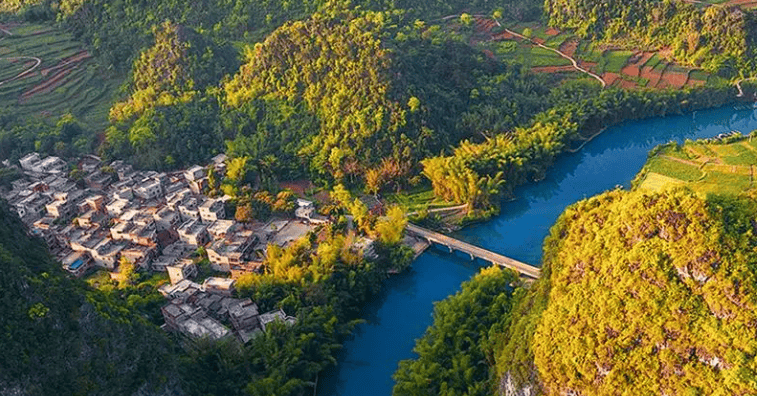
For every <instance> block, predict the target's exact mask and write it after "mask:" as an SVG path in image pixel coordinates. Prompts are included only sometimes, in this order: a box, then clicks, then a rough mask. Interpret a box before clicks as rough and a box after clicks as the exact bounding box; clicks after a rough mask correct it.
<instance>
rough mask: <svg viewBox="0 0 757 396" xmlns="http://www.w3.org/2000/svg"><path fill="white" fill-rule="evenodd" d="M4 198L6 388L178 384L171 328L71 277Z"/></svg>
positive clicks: (58, 390) (116, 388)
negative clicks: (162, 328) (167, 333)
mask: <svg viewBox="0 0 757 396" xmlns="http://www.w3.org/2000/svg"><path fill="white" fill-rule="evenodd" d="M24 230H25V226H24V225H23V224H22V223H21V221H20V220H18V218H17V217H16V215H15V213H13V212H11V211H10V210H9V209H8V208H7V207H6V206H5V204H4V203H3V204H0V270H2V273H3V276H2V279H0V290H1V291H2V293H0V300H1V301H2V303H1V304H0V328H2V329H3V337H2V341H0V348H2V350H3V354H2V356H0V393H2V394H29V395H50V394H89V395H128V394H132V393H134V392H136V391H141V392H144V393H143V394H163V393H165V392H167V391H178V392H180V389H179V387H178V386H177V384H176V380H175V374H174V373H173V372H174V370H175V369H176V365H175V362H174V360H173V358H172V357H171V356H170V354H169V353H170V352H171V347H170V346H169V343H168V340H167V339H166V338H165V336H164V334H163V333H162V332H161V331H160V330H159V329H158V328H156V327H154V326H152V325H149V324H147V323H146V322H145V321H144V320H143V319H141V318H139V317H137V316H136V314H135V313H131V312H129V311H128V310H125V309H123V308H119V306H118V304H114V303H113V301H110V300H108V299H106V298H105V296H103V295H101V294H99V293H98V292H95V291H91V290H87V289H86V288H85V287H84V285H83V284H81V283H79V282H78V281H75V280H72V279H70V277H69V276H68V275H67V274H65V273H64V271H63V269H62V268H61V267H60V265H59V264H57V263H55V262H54V261H53V259H52V258H51V257H50V255H49V253H48V252H47V249H46V248H44V245H43V243H42V242H41V241H39V240H37V239H33V238H29V237H28V236H27V235H26V234H25V233H24Z"/></svg>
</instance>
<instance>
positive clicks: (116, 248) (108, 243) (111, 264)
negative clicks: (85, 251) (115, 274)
mask: <svg viewBox="0 0 757 396" xmlns="http://www.w3.org/2000/svg"><path fill="white" fill-rule="evenodd" d="M125 247H126V244H125V243H123V242H118V241H114V240H113V239H110V238H105V239H104V240H103V241H102V242H100V243H99V244H98V245H97V246H95V248H94V249H90V254H91V255H92V258H93V259H94V260H95V265H97V266H100V267H103V268H105V269H107V270H108V271H113V270H114V269H115V268H116V264H117V263H118V259H119V258H120V257H121V251H122V250H123V249H124V248H125Z"/></svg>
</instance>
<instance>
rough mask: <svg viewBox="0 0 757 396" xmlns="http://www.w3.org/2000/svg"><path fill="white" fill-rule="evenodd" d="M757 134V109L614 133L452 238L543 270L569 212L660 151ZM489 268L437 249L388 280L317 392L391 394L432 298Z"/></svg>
mask: <svg viewBox="0 0 757 396" xmlns="http://www.w3.org/2000/svg"><path fill="white" fill-rule="evenodd" d="M755 129H757V110H755V109H752V108H744V107H743V106H742V107H740V108H735V107H724V108H720V109H713V110H706V111H699V112H695V113H692V114H687V115H683V116H670V117H665V118H652V119H647V120H642V121H634V122H628V123H624V124H620V125H617V126H614V127H611V128H608V129H607V131H605V132H604V133H603V134H602V135H600V136H598V137H597V138H595V139H594V140H593V141H591V142H590V143H589V144H587V145H586V147H584V148H583V150H581V151H579V152H578V153H575V154H567V155H564V156H562V157H560V158H559V159H558V160H557V161H556V162H555V164H554V167H553V168H552V169H551V171H550V172H549V175H548V177H547V178H546V179H544V180H542V181H540V182H538V183H533V184H529V185H526V186H523V187H521V188H519V189H518V190H517V192H516V196H517V199H516V200H514V201H511V202H506V203H504V204H503V205H502V211H501V214H500V215H499V216H497V217H496V218H494V219H492V220H490V221H487V222H485V223H480V224H476V225H473V226H470V227H467V228H465V229H463V230H462V231H460V232H458V233H457V234H455V235H454V236H455V237H457V238H460V239H462V240H464V241H467V242H470V243H472V244H475V245H478V246H481V247H484V248H486V249H489V250H492V251H495V252H498V253H501V254H504V255H506V256H509V257H512V258H514V259H517V260H520V261H523V262H526V263H530V264H534V265H537V266H540V263H541V246H542V241H543V240H544V237H546V236H547V233H548V232H549V227H551V226H552V224H554V222H555V220H557V217H558V216H559V215H560V213H562V211H563V210H564V209H565V207H566V206H568V205H570V204H572V203H574V202H576V201H579V200H581V199H583V198H588V197H591V196H593V195H596V194H598V193H601V192H603V191H606V190H608V189H612V188H615V186H617V185H622V186H624V187H625V188H628V187H629V186H630V181H631V179H633V177H634V176H635V175H636V174H637V173H638V172H639V170H641V167H642V166H643V165H644V162H645V161H646V159H647V153H648V152H649V150H651V149H652V148H654V147H655V146H657V145H660V144H663V143H667V142H669V141H671V140H675V141H678V142H683V141H684V140H685V139H699V138H707V137H712V136H716V135H717V134H719V133H723V132H730V131H732V130H738V131H741V132H743V133H744V134H747V133H749V132H750V131H752V130H755ZM483 265H486V263H483V262H479V261H475V262H471V261H470V259H469V257H468V256H467V255H465V256H463V255H456V254H448V253H446V251H443V250H441V249H434V248H432V249H429V250H427V251H426V252H425V253H424V254H422V255H421V256H420V257H419V258H418V259H417V260H416V261H415V262H414V263H413V265H412V267H411V268H410V269H409V270H408V271H406V272H404V273H402V274H400V275H397V276H394V277H392V278H391V279H389V280H388V281H387V282H386V287H385V289H384V290H383V291H382V293H381V294H380V295H379V296H378V297H377V298H376V300H374V301H373V302H372V303H371V304H369V305H368V306H367V307H366V308H365V312H364V317H365V319H366V321H367V322H366V323H365V324H361V325H359V326H358V327H357V328H356V330H355V333H354V336H353V337H352V338H351V339H349V340H347V341H346V342H345V344H344V348H343V349H342V350H341V351H340V352H339V354H338V357H337V358H338V361H339V364H338V366H337V367H336V368H334V369H331V370H329V371H328V372H326V373H324V375H322V376H321V378H320V384H319V389H318V395H320V396H389V395H391V392H392V386H393V385H394V381H393V380H392V374H393V373H394V371H395V370H396V369H397V363H398V362H399V361H400V360H402V359H410V358H413V357H414V356H415V355H414V353H413V352H412V348H413V346H414V344H415V339H417V338H419V337H420V336H422V335H423V332H424V331H425V329H426V328H427V327H428V326H429V325H430V324H431V323H432V312H433V304H434V301H439V300H442V299H444V298H446V297H447V296H449V295H450V294H454V293H455V292H457V291H458V290H459V289H460V284H461V283H462V282H464V281H466V280H468V279H470V277H471V276H472V275H473V274H475V273H476V272H477V271H478V269H479V268H481V266H483Z"/></svg>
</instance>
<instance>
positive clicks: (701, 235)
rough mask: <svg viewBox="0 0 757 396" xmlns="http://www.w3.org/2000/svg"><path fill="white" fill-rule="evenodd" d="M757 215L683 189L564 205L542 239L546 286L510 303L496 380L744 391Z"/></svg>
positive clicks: (751, 341)
mask: <svg viewBox="0 0 757 396" xmlns="http://www.w3.org/2000/svg"><path fill="white" fill-rule="evenodd" d="M755 209H757V208H756V207H755V205H754V202H752V201H751V200H749V199H735V198H729V199H724V198H714V197H713V198H710V199H708V200H705V199H703V198H701V197H700V196H698V195H695V194H694V193H692V192H689V191H687V190H683V189H678V190H668V191H666V192H663V193H649V192H647V191H645V190H637V191H632V192H628V191H622V190H616V191H611V192H607V193H605V194H602V195H599V196H597V197H594V198H590V199H587V200H584V201H581V202H579V203H577V204H575V205H573V206H571V207H570V208H568V209H567V210H566V211H565V213H563V215H562V216H561V217H560V219H559V220H558V221H557V223H556V225H555V226H553V228H552V229H551V231H550V236H549V237H548V238H547V239H546V241H545V244H544V262H543V263H544V264H543V268H544V270H543V274H545V277H544V278H543V279H540V280H539V282H538V283H539V285H538V286H537V287H535V288H533V289H532V290H531V291H530V292H529V294H528V296H526V297H525V298H523V299H522V300H521V301H520V302H519V303H517V304H518V305H519V306H520V307H521V308H516V309H515V310H516V312H519V313H520V315H517V316H515V317H514V318H513V324H512V326H511V329H510V333H509V334H507V335H506V336H503V338H506V339H507V341H506V345H505V347H504V348H502V349H501V350H500V354H499V358H498V367H499V369H500V372H502V373H505V374H508V375H512V376H515V378H516V379H517V380H518V381H516V382H520V383H528V382H529V381H533V379H534V376H535V375H536V373H538V378H539V380H538V381H537V385H541V387H543V392H544V394H547V395H559V394H580V395H610V394H617V393H616V392H617V390H618V389H623V390H624V392H628V394H668V395H713V394H724V395H725V394H728V395H744V394H752V393H753V392H754V391H755V389H756V388H757V363H756V361H755V359H754V351H755V348H757V339H755V336H754V335H755V331H757V328H756V327H755V326H756V325H755V324H756V323H757V315H756V314H755V308H756V307H755V295H757V290H755V284H754V279H755V275H756V272H757V271H755V268H754V266H753V263H754V262H755V260H757V257H755V253H754V250H753V246H754V245H755V243H756V242H757V241H756V240H755V237H754V229H753V220H750V219H753V218H754V216H755V213H756V211H755ZM521 309H522V310H521ZM505 333H506V332H505ZM505 333H502V334H505ZM528 367H531V368H532V369H531V371H529V369H528ZM529 377H530V378H529Z"/></svg>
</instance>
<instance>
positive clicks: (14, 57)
mask: <svg viewBox="0 0 757 396" xmlns="http://www.w3.org/2000/svg"><path fill="white" fill-rule="evenodd" d="M21 59H32V60H34V61H35V62H36V63H35V64H34V66H32V67H30V68H29V69H26V70H24V71H22V72H21V73H19V74H17V75H16V77H11V78H9V79H7V80H5V81H0V85H3V84H5V83H8V82H11V81H15V80H18V79H19V78H21V77H23V76H25V75H27V74H29V73H31V72H33V71H34V70H35V69H37V67H39V65H40V64H42V59H39V58H37V57H36V56H13V57H7V58H0V60H11V61H13V60H21Z"/></svg>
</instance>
